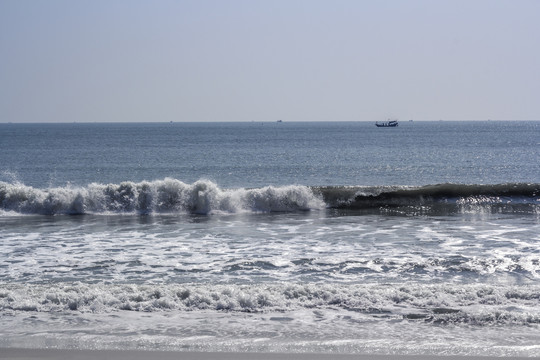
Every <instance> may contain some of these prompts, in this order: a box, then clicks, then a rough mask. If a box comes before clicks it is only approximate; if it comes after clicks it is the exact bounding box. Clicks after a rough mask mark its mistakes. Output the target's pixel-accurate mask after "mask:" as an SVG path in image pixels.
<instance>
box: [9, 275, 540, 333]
mask: <svg viewBox="0 0 540 360" xmlns="http://www.w3.org/2000/svg"><path fill="white" fill-rule="evenodd" d="M539 294H540V288H539V287H538V286H503V285H483V284H482V285H478V284H474V285H451V284H446V285H443V284H432V285H422V284H417V283H403V284H395V285H382V284H381V285H379V284H366V285H362V284H315V283H313V284H275V283H274V284H253V285H238V284H230V285H216V284H212V285H206V284H182V285H180V284H168V285H167V284H163V285H112V284H81V283H69V284H68V283H59V284H48V285H34V284H4V285H0V311H2V312H5V311H23V312H65V311H77V312H83V313H85V312H91V313H110V312H117V311H144V312H162V311H207V310H211V311H227V312H263V313H264V312H285V311H296V310H302V309H343V310H346V311H353V312H361V313H364V314H366V315H367V316H369V315H372V316H374V317H379V316H380V314H385V316H386V317H387V318H389V319H405V320H411V321H426V322H434V323H440V324H445V323H454V324H462V323H467V324H472V325H477V326H485V325H494V324H518V323H519V324H540V312H539V310H538V306H537V305H538V301H539V300H540V295H539Z"/></svg>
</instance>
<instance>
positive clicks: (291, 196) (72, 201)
mask: <svg viewBox="0 0 540 360" xmlns="http://www.w3.org/2000/svg"><path fill="white" fill-rule="evenodd" d="M0 204H1V209H2V210H4V211H13V212H16V213H27V214H47V215H53V214H87V213H126V212H127V213H140V214H141V213H142V214H147V213H154V212H157V213H179V212H180V213H192V214H210V213H216V212H227V213H238V212H246V211H255V212H272V211H298V210H310V209H317V208H323V207H324V203H323V202H322V201H321V200H320V199H319V198H317V197H316V196H315V195H314V194H313V192H312V191H311V190H310V189H309V188H307V187H305V186H282V187H273V186H267V187H264V188H259V189H233V190H227V189H221V188H219V187H218V186H217V185H216V184H214V183H212V182H211V181H207V180H200V181H197V182H195V183H193V184H186V183H183V182H182V181H179V180H176V179H170V178H167V179H164V180H156V181H143V182H140V183H134V182H129V181H126V182H122V183H120V184H108V185H104V184H96V183H93V184H90V185H88V186H86V187H60V188H49V189H36V188H33V187H29V186H25V185H23V184H8V183H4V182H0Z"/></svg>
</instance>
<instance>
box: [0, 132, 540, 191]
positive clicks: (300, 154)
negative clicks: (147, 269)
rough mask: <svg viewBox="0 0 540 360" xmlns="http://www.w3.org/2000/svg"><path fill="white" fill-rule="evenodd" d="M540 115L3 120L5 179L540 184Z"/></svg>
mask: <svg viewBox="0 0 540 360" xmlns="http://www.w3.org/2000/svg"><path fill="white" fill-rule="evenodd" d="M539 138H540V124H539V123H538V122H404V123H401V124H400V126H399V127H397V128H376V127H375V126H374V125H373V124H372V123H365V122H359V123H354V122H351V123H286V122H285V123H210V124H208V123H173V124H169V123H159V124H151V123H148V124H120V123H119V124H0V181H8V182H9V181H13V180H18V181H19V182H21V183H24V184H26V185H29V186H34V187H39V188H43V187H50V186H64V185H66V183H71V184H75V185H87V184H89V183H92V182H97V183H119V182H122V181H135V182H139V181H142V180H158V179H164V178H165V177H172V178H176V179H179V180H182V181H184V182H188V183H191V182H194V181H196V180H199V179H201V178H205V179H209V180H212V181H213V182H215V183H217V184H218V185H220V186H222V187H227V188H234V187H261V186H266V185H289V184H299V185H426V184H438V183H465V184H497V183H507V182H540V165H539V161H538V158H540V144H539V140H538V139H539Z"/></svg>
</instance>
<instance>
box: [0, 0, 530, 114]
mask: <svg viewBox="0 0 540 360" xmlns="http://www.w3.org/2000/svg"><path fill="white" fill-rule="evenodd" d="M539 18H540V1H538V0H506V1H503V0H376V1H375V0H370V1H363V0H327V1H321V0H264V1H263V0H245V1H244V0H195V1H187V0H186V1H183V0H176V1H168V0H157V1H150V0H147V1H141V0H77V1H72V0H47V1H40V0H0V122H13V123H18V122H169V121H174V122H180V121H276V120H278V119H281V120H283V121H381V120H385V119H386V118H399V119H400V120H409V119H414V120H440V119H442V120H487V119H492V120H538V119H540V21H538V19H539Z"/></svg>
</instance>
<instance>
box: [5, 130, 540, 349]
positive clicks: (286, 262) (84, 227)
mask: <svg viewBox="0 0 540 360" xmlns="http://www.w3.org/2000/svg"><path fill="white" fill-rule="evenodd" d="M539 159H540V122H535V121H530V122H524V121H477V122H473V121H470V122H452V121H432V122H419V121H415V122H412V121H411V122H400V125H399V126H398V127H396V128H377V127H375V126H374V122H322V123H319V122H287V121H285V122H251V123H144V124H142V123H111V124H102V123H93V124H90V123H88V124H83V123H73V124H0V347H3V348H15V347H23V348H56V349H144V350H174V351H212V352H276V353H278V352H279V353H283V352H285V353H335V354H337V353H344V354H409V355H418V354H423V355H471V356H472V355H487V356H527V357H529V356H530V357H532V356H540V161H539Z"/></svg>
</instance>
